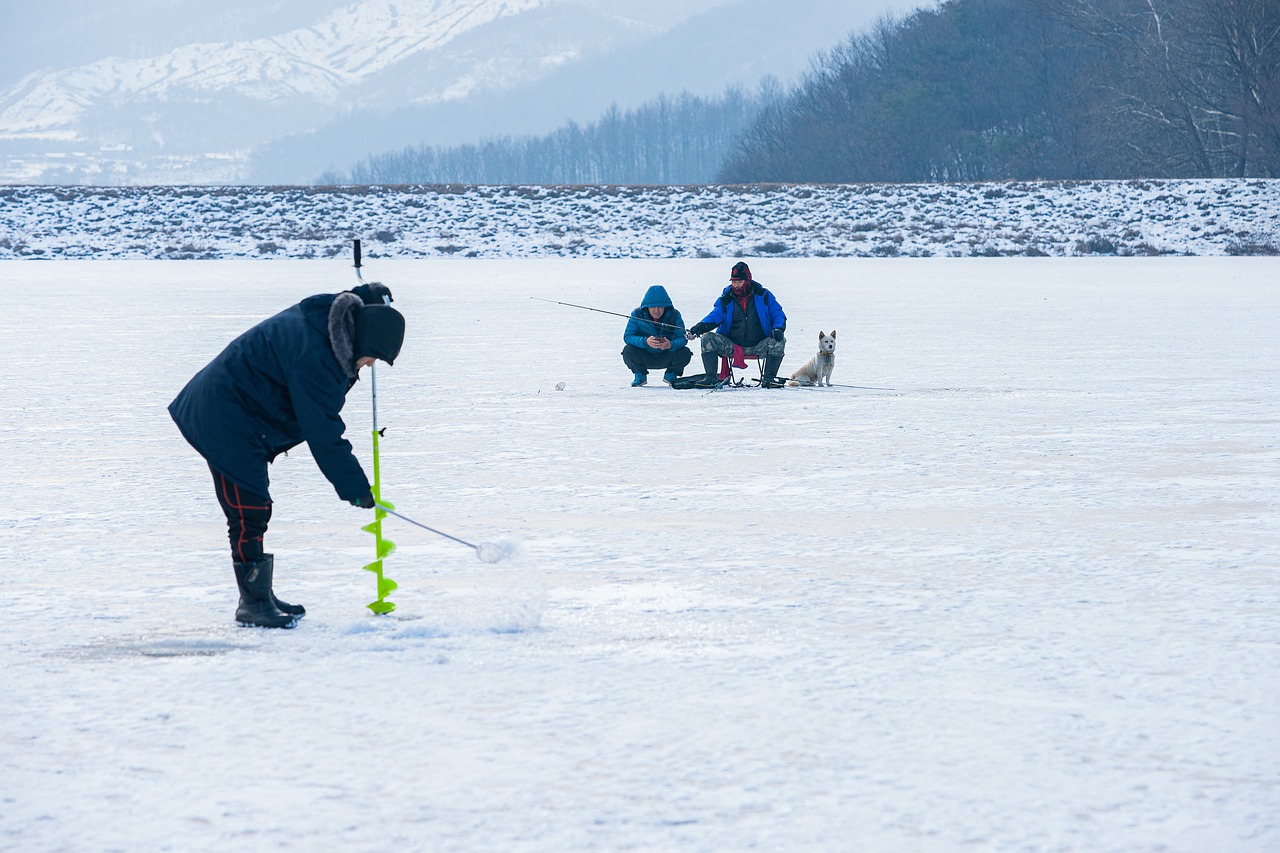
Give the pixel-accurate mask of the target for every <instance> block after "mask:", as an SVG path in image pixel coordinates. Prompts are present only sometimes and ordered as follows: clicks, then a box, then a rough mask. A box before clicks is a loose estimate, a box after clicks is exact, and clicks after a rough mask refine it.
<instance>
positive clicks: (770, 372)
mask: <svg viewBox="0 0 1280 853" xmlns="http://www.w3.org/2000/svg"><path fill="white" fill-rule="evenodd" d="M780 367H782V356H779V355H771V356H766V357H765V360H764V375H763V376H761V377H760V385H761V387H763V388H781V387H782V383H781V382H779V381H778V368H780Z"/></svg>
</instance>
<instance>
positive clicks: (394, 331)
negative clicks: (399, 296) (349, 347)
mask: <svg viewBox="0 0 1280 853" xmlns="http://www.w3.org/2000/svg"><path fill="white" fill-rule="evenodd" d="M403 343H404V315H403V314H401V313H400V312H399V311H397V310H396V309H394V308H392V307H391V306H390V305H362V306H360V312H359V313H358V314H356V339H355V346H354V349H355V356H356V359H357V360H358V359H361V358H365V357H366V356H368V357H371V358H380V359H382V360H383V361H385V362H386V363H387V364H395V361H396V356H398V355H400V346H401V344H403Z"/></svg>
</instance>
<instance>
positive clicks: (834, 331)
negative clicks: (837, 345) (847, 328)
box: [831, 329, 836, 338]
mask: <svg viewBox="0 0 1280 853" xmlns="http://www.w3.org/2000/svg"><path fill="white" fill-rule="evenodd" d="M835 336H836V330H835V329H832V330H831V337H833V338H834V337H835Z"/></svg>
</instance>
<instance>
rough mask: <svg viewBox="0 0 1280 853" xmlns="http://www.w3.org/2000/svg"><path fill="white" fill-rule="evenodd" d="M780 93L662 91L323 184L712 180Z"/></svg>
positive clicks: (381, 160) (424, 149) (416, 150)
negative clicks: (639, 101) (544, 130)
mask: <svg viewBox="0 0 1280 853" xmlns="http://www.w3.org/2000/svg"><path fill="white" fill-rule="evenodd" d="M780 97H781V92H780V88H779V86H778V84H777V83H776V81H772V80H766V81H765V82H764V83H762V84H761V86H760V88H759V90H758V91H757V92H755V93H748V92H746V91H744V90H743V89H741V88H737V87H732V88H730V89H728V90H726V91H725V93H724V94H723V95H720V96H719V97H710V98H705V97H699V96H696V95H692V94H689V93H687V92H686V93H683V94H681V95H679V96H676V97H669V96H665V95H664V96H661V97H659V98H657V99H656V100H654V101H651V102H649V103H646V104H644V105H642V106H640V107H638V108H636V109H634V110H626V111H623V110H620V109H618V107H617V106H616V105H615V106H613V107H611V108H610V109H609V110H608V111H606V112H605V114H604V115H603V116H601V117H600V118H599V119H598V120H596V121H594V122H591V123H590V124H587V125H586V126H582V125H579V124H577V123H576V122H570V123H569V124H568V125H567V126H565V127H563V128H560V129H559V130H557V131H555V132H553V133H551V134H548V135H546V136H528V137H509V136H508V137H501V138H497V139H491V140H486V141H484V142H480V143H478V144H473V145H460V146H455V147H444V146H431V145H420V146H409V147H407V148H404V149H402V150H400V151H393V152H388V153H384V154H375V155H372V156H370V157H368V158H366V159H365V160H363V161H362V162H360V163H357V164H356V165H355V166H354V167H353V168H352V169H351V171H350V173H349V174H334V173H330V174H327V175H324V176H322V177H321V179H320V182H321V183H328V184H335V183H348V182H350V183H357V184H382V183H423V184H706V183H711V182H712V181H713V180H715V178H716V175H717V173H718V172H719V170H720V168H721V167H722V166H723V165H724V161H725V158H726V157H727V156H728V155H729V152H730V150H732V148H733V146H734V144H735V143H736V142H737V141H738V139H739V138H741V136H742V133H743V131H744V130H745V129H746V127H747V125H748V124H749V123H750V122H751V121H752V119H754V118H755V116H756V115H758V114H759V113H760V112H761V110H762V109H763V108H764V107H765V106H766V104H767V103H769V102H770V99H774V100H776V99H778V98H780Z"/></svg>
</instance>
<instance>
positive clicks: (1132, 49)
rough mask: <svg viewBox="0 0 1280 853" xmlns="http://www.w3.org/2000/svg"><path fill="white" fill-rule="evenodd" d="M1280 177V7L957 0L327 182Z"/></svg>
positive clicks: (1264, 0) (1181, 0)
mask: <svg viewBox="0 0 1280 853" xmlns="http://www.w3.org/2000/svg"><path fill="white" fill-rule="evenodd" d="M1136 177H1142V178H1160V177H1165V178H1185V177H1280V0H943V2H939V3H938V4H937V5H936V6H934V7H932V8H925V9H920V10H918V11H916V12H914V13H912V14H911V15H909V16H907V17H905V18H901V19H893V18H885V19H882V20H881V21H880V22H879V23H878V24H877V25H875V26H874V27H873V28H871V29H870V30H868V31H867V32H865V33H857V34H854V35H852V36H850V37H849V38H848V39H847V40H845V41H844V42H843V43H842V44H840V45H839V46H837V47H836V48H835V49H833V50H831V51H830V52H826V53H823V54H821V55H819V56H818V57H817V58H815V60H814V61H813V64H812V66H811V69H810V71H809V73H807V74H806V75H805V76H804V77H803V78H802V79H801V80H800V81H799V82H798V83H797V84H796V85H795V86H794V87H793V88H791V89H790V90H789V91H786V92H783V91H782V90H781V89H780V88H779V86H778V85H777V83H776V81H766V82H765V83H763V84H762V85H761V87H760V89H759V90H758V91H757V92H755V93H751V94H748V93H746V92H744V91H742V90H741V89H730V90H728V91H727V92H726V93H725V94H724V95H723V96H720V97H717V98H702V97H695V96H693V95H690V94H687V93H686V94H683V95H680V96H678V97H674V98H671V97H665V96H664V97H661V98H659V99H657V100H656V101H653V102H651V103H648V104H646V105H644V106H642V107H640V108H638V109H635V110H629V111H626V112H623V111H620V110H619V109H618V108H617V107H614V108H612V109H610V110H609V111H608V112H607V113H606V114H605V115H604V116H602V117H601V118H600V119H599V120H597V121H595V122H592V123H590V124H588V125H586V126H585V127H584V126H579V125H577V124H576V123H571V124H569V125H568V126H566V127H564V128H562V129H560V130H558V131H556V132H554V133H552V134H549V135H547V136H543V137H525V138H511V137H506V138H502V139H496V140H490V141H487V142H482V143H479V144H476V145H463V146H458V147H452V148H448V147H433V146H418V147H410V148H406V149H404V150H402V151H398V152H391V153H386V154H377V155H373V156H370V157H369V158H367V159H366V160H365V161H363V162H361V163H359V164H357V165H356V166H355V167H354V168H353V169H352V170H351V172H350V173H349V174H341V175H340V174H329V175H326V176H324V177H323V178H322V179H321V180H322V182H325V183H345V182H353V183H464V184H513V183H533V184H700V183H712V182H716V183H758V182H778V183H792V182H794V183H803V182H817V183H846V182H915V181H925V182H928V181H984V180H1004V179H1021V180H1035V179H1057V180H1070V179H1081V180H1083V179H1105V178H1136Z"/></svg>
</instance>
